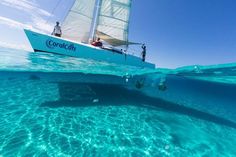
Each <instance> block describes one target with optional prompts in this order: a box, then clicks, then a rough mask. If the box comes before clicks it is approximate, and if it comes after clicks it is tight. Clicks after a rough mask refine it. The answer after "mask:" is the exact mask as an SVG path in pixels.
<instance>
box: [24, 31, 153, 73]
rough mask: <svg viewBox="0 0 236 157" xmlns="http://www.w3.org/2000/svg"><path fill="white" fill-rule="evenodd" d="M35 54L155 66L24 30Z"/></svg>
mask: <svg viewBox="0 0 236 157" xmlns="http://www.w3.org/2000/svg"><path fill="white" fill-rule="evenodd" d="M24 31H25V33H26V35H27V37H28V39H29V41H30V43H31V46H32V48H33V49H34V51H35V52H48V53H55V54H61V55H67V56H72V57H78V58H85V59H93V60H98V61H105V62H109V63H116V64H124V65H131V66H137V67H143V68H155V64H152V63H148V62H143V61H142V60H141V58H139V57H136V56H133V55H128V54H124V53H123V54H120V53H117V52H112V51H111V50H106V49H102V48H99V47H94V46H92V45H88V44H83V43H77V42H73V41H70V40H66V39H63V38H58V37H55V36H51V35H46V34H41V33H37V32H33V31H31V30H26V29H25V30H24Z"/></svg>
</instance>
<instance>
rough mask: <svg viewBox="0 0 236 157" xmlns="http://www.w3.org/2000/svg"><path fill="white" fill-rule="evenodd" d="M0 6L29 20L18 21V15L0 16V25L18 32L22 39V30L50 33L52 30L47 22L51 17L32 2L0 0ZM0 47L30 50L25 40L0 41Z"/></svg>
mask: <svg viewBox="0 0 236 157" xmlns="http://www.w3.org/2000/svg"><path fill="white" fill-rule="evenodd" d="M0 5H3V6H6V7H8V8H9V9H14V10H18V11H20V12H21V13H24V14H26V15H27V16H28V17H29V19H28V20H26V19H24V18H22V19H20V18H17V20H16V19H15V17H18V16H19V15H15V16H14V15H11V16H10V17H4V16H0V25H5V26H7V28H12V29H15V30H19V36H21V35H22V38H24V32H23V29H30V30H33V31H37V32H43V33H51V31H52V30H53V25H54V24H53V23H50V22H48V21H47V19H48V18H50V17H52V16H53V15H52V14H50V13H49V12H48V11H46V10H44V9H41V8H40V6H39V4H38V3H37V2H36V1H33V0H0ZM0 46H2V47H8V48H13V49H21V50H22V49H23V50H32V49H31V48H30V45H29V44H27V40H22V41H14V39H12V40H10V41H6V40H4V41H0Z"/></svg>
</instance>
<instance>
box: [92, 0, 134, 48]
mask: <svg viewBox="0 0 236 157" xmlns="http://www.w3.org/2000/svg"><path fill="white" fill-rule="evenodd" d="M130 7H131V0H102V4H101V8H100V12H99V17H98V25H97V31H96V32H97V36H99V35H100V36H99V37H100V38H101V39H103V40H105V41H106V42H108V43H109V44H111V45H113V46H121V45H128V28H129V17H130ZM101 34H106V36H104V35H101Z"/></svg>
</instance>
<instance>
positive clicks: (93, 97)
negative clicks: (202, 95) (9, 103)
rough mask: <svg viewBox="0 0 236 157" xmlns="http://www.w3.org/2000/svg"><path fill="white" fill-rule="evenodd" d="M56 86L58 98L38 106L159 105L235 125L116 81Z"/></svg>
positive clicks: (180, 112)
mask: <svg viewBox="0 0 236 157" xmlns="http://www.w3.org/2000/svg"><path fill="white" fill-rule="evenodd" d="M58 88H59V95H60V98H59V100H57V101H51V102H45V103H43V104H41V107H52V108H56V107H86V106H99V105H101V106H104V105H117V106H121V105H134V106H140V107H145V108H151V109H157V108H161V109H163V110H166V111H168V112H174V113H177V114H182V115H187V116H190V117H194V118H197V119H201V120H205V121H209V122H213V123H215V124H219V125H224V126H228V127H231V128H234V129H236V123H235V122H233V121H230V120H227V119H225V118H222V117H219V116H217V115H213V114H210V113H206V112H203V111H200V110H197V109H193V108H190V107H186V106H182V105H179V104H175V103H171V102H168V101H164V100H162V99H159V98H153V97H149V96H147V95H144V94H142V93H141V92H139V91H135V90H129V89H127V88H125V87H124V86H120V85H112V84H97V83H64V82H58Z"/></svg>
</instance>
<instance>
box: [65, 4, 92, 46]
mask: <svg viewBox="0 0 236 157" xmlns="http://www.w3.org/2000/svg"><path fill="white" fill-rule="evenodd" d="M95 4H96V0H75V2H74V4H73V6H72V8H71V9H70V11H69V13H68V15H67V17H66V18H65V20H64V22H63V24H62V30H63V32H62V37H63V38H66V39H70V40H74V41H78V42H88V40H89V36H90V31H91V27H92V21H93V14H94V9H95Z"/></svg>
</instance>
